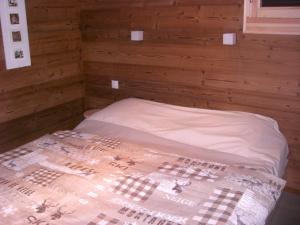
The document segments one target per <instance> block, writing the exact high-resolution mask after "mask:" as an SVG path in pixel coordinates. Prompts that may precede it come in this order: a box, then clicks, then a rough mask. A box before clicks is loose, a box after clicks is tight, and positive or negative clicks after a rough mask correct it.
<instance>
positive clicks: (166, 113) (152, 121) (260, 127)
mask: <svg viewBox="0 0 300 225" xmlns="http://www.w3.org/2000/svg"><path fill="white" fill-rule="evenodd" d="M87 120H97V121H102V122H107V123H112V124H116V125H121V126H124V127H129V128H132V129H135V130H139V131H143V132H147V133H150V134H152V135H156V136H159V137H162V138H165V139H169V140H173V141H176V142H180V143H184V144H188V145H192V146H195V147H200V148H205V149H210V150H214V151H221V152H226V153H230V154H235V155H238V156H242V157H247V158H249V160H259V161H265V162H267V163H268V164H271V165H272V168H273V169H272V173H273V174H275V175H277V176H282V175H283V174H284V171H285V167H286V164H287V155H288V145H287V142H286V139H285V137H284V136H283V135H282V134H281V132H280V131H279V128H278V124H277V122H276V121H275V120H273V119H271V118H269V117H265V116H261V115H258V114H253V113H246V112H233V111H217V110H207V109H198V108H197V109H196V108H188V107H180V106H174V105H168V104H163V103H157V102H153V101H147V100H141V99H135V98H129V99H125V100H122V101H119V102H116V103H114V104H112V105H110V106H108V107H106V108H105V109H103V110H100V111H99V112H96V113H94V114H93V115H91V116H90V117H89V118H88V119H87Z"/></svg>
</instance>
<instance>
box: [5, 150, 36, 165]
mask: <svg viewBox="0 0 300 225" xmlns="http://www.w3.org/2000/svg"><path fill="white" fill-rule="evenodd" d="M32 152H33V151H32V150H31V149H28V148H17V149H14V150H12V151H8V152H5V153H3V154H0V163H4V162H6V161H10V160H13V159H16V158H18V157H20V156H23V155H27V154H29V153H32Z"/></svg>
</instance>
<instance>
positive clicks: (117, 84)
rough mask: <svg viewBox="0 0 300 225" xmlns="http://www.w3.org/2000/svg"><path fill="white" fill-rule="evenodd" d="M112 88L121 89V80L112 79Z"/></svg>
mask: <svg viewBox="0 0 300 225" xmlns="http://www.w3.org/2000/svg"><path fill="white" fill-rule="evenodd" d="M111 88H112V89H119V81H118V80H111Z"/></svg>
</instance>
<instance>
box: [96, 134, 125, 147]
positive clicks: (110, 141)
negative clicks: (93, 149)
mask: <svg viewBox="0 0 300 225" xmlns="http://www.w3.org/2000/svg"><path fill="white" fill-rule="evenodd" d="M94 141H95V142H96V143H101V145H103V146H105V147H107V148H112V149H114V148H116V147H118V146H119V145H120V144H121V142H120V141H119V140H118V139H115V138H111V137H97V138H96V139H94Z"/></svg>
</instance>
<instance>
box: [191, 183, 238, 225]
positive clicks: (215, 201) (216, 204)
mask: <svg viewBox="0 0 300 225" xmlns="http://www.w3.org/2000/svg"><path fill="white" fill-rule="evenodd" d="M242 194H243V193H242V192H240V191H232V190H230V189H227V188H216V189H214V192H213V194H212V195H211V196H210V197H209V199H208V200H207V201H206V202H205V203H204V204H203V206H202V208H201V209H200V210H199V212H198V213H199V214H198V215H197V216H194V217H193V220H195V221H197V222H198V225H206V224H208V225H216V224H218V225H223V224H224V225H225V224H227V221H228V219H229V217H230V215H231V214H232V212H233V210H234V208H235V206H236V204H237V202H238V201H239V200H240V198H241V197H242Z"/></svg>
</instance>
